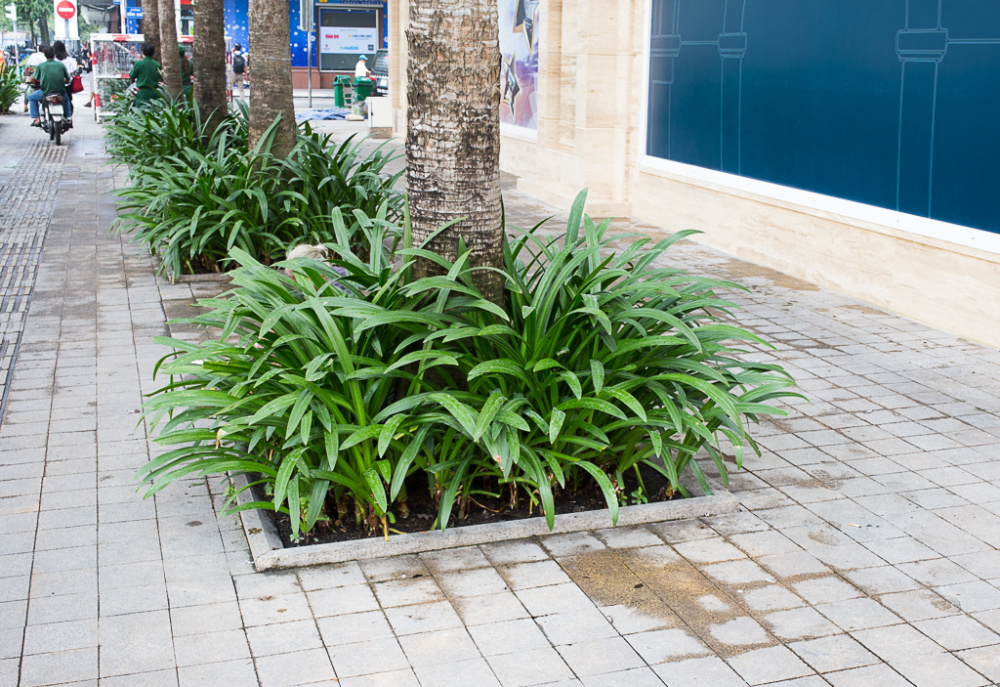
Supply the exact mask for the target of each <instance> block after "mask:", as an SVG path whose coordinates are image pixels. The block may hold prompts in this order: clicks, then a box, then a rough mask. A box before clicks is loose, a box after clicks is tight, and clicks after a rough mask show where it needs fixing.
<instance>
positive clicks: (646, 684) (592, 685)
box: [582, 664, 724, 687]
mask: <svg viewBox="0 0 1000 687" xmlns="http://www.w3.org/2000/svg"><path fill="white" fill-rule="evenodd" d="M661 665H667V664H661ZM658 667H659V666H658ZM582 684H583V686H584V687H618V686H619V685H629V687H663V681H662V680H661V679H660V678H658V677H657V676H656V673H654V672H653V671H652V670H651V669H650V668H633V669H632V670H623V671H620V672H615V673H604V674H601V675H590V676H587V677H584V678H583V682H582ZM720 687H724V686H723V685H720Z"/></svg>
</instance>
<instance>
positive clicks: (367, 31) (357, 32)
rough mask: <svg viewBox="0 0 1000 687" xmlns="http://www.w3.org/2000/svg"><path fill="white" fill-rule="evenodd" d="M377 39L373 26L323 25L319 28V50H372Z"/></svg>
mask: <svg viewBox="0 0 1000 687" xmlns="http://www.w3.org/2000/svg"><path fill="white" fill-rule="evenodd" d="M377 41H378V29H376V28H375V27H372V28H368V27H362V26H351V27H343V26H324V27H321V29H320V34H319V51H320V52H321V53H352V54H357V53H364V52H374V51H375V49H376V48H375V46H376V45H377ZM369 58H371V55H369Z"/></svg>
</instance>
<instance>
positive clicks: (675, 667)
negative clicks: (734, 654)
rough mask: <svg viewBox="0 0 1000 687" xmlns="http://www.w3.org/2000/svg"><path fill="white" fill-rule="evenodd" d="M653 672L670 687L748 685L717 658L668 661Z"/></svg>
mask: <svg viewBox="0 0 1000 687" xmlns="http://www.w3.org/2000/svg"><path fill="white" fill-rule="evenodd" d="M653 670H655V671H656V674H657V675H658V676H659V677H660V678H662V680H663V682H665V683H666V684H667V685H670V686H673V685H704V686H705V687H709V686H711V687H744V686H745V685H746V684H747V682H746V681H745V680H744V679H743V678H741V677H740V676H739V675H738V674H737V673H736V672H735V671H734V670H733V669H732V668H730V667H729V665H727V664H726V663H725V662H724V661H723V660H722V659H720V658H719V657H717V656H705V657H703V658H687V659H684V660H680V661H668V662H667V663H659V664H657V665H655V666H653ZM620 684H628V683H620ZM588 687H589V686H588Z"/></svg>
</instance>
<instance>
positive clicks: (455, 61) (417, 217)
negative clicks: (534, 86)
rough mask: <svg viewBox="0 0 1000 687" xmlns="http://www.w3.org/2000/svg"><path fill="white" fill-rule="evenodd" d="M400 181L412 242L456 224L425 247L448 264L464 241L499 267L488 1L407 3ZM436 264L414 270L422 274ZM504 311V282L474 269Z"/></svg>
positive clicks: (493, 50)
mask: <svg viewBox="0 0 1000 687" xmlns="http://www.w3.org/2000/svg"><path fill="white" fill-rule="evenodd" d="M407 45H408V47H409V63H408V66H407V101H408V113H407V117H408V120H407V122H408V123H407V135H406V185H407V192H408V194H409V199H410V216H411V221H412V228H413V242H414V245H418V244H419V243H420V242H422V241H423V240H425V239H426V238H427V237H428V236H429V235H430V234H431V233H433V232H434V231H435V230H436V229H437V228H439V227H440V226H441V225H442V224H445V223H446V222H450V221H453V220H455V219H458V218H461V217H464V218H466V219H465V220H463V221H462V222H460V223H459V224H457V225H454V226H453V227H451V228H449V229H448V230H446V231H445V232H443V233H442V234H440V235H438V236H437V237H436V238H435V239H434V240H433V241H432V242H431V243H430V244H429V245H428V248H429V249H430V250H433V251H434V252H436V253H438V254H440V255H443V256H445V257H447V258H448V259H451V260H454V259H455V257H456V255H457V252H458V240H459V238H460V237H461V238H464V239H465V244H466V246H467V248H468V249H469V250H470V251H471V253H472V255H471V259H472V264H473V265H474V266H476V267H502V266H503V248H502V243H501V238H502V232H503V227H502V226H501V204H500V45H499V38H498V31H497V6H496V2H495V0H493V1H491V0H410V28H409V30H408V31H407ZM431 270H433V266H431V265H428V264H422V265H418V266H417V273H418V274H421V273H424V274H426V273H427V272H428V271H431ZM475 281H476V285H477V286H478V287H479V289H480V291H481V292H482V293H483V296H485V297H486V298H488V299H489V300H491V301H493V302H494V303H497V304H499V305H501V306H503V286H504V284H503V278H502V277H501V276H500V275H499V274H497V273H496V272H492V271H478V272H476V273H475Z"/></svg>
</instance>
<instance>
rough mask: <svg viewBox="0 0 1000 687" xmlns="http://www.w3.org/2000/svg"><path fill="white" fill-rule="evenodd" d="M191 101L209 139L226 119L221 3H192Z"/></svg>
mask: <svg viewBox="0 0 1000 687" xmlns="http://www.w3.org/2000/svg"><path fill="white" fill-rule="evenodd" d="M194 54H195V55H196V56H197V58H198V60H197V62H196V63H195V66H196V68H197V69H198V73H197V74H196V75H195V80H194V99H195V102H196V103H198V109H200V110H201V118H202V121H203V122H206V123H207V131H206V133H207V134H208V135H209V136H211V135H212V134H213V133H215V130H216V129H217V128H218V126H219V124H221V123H222V120H223V119H225V116H226V32H225V15H224V14H223V7H222V0H195V2H194Z"/></svg>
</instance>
